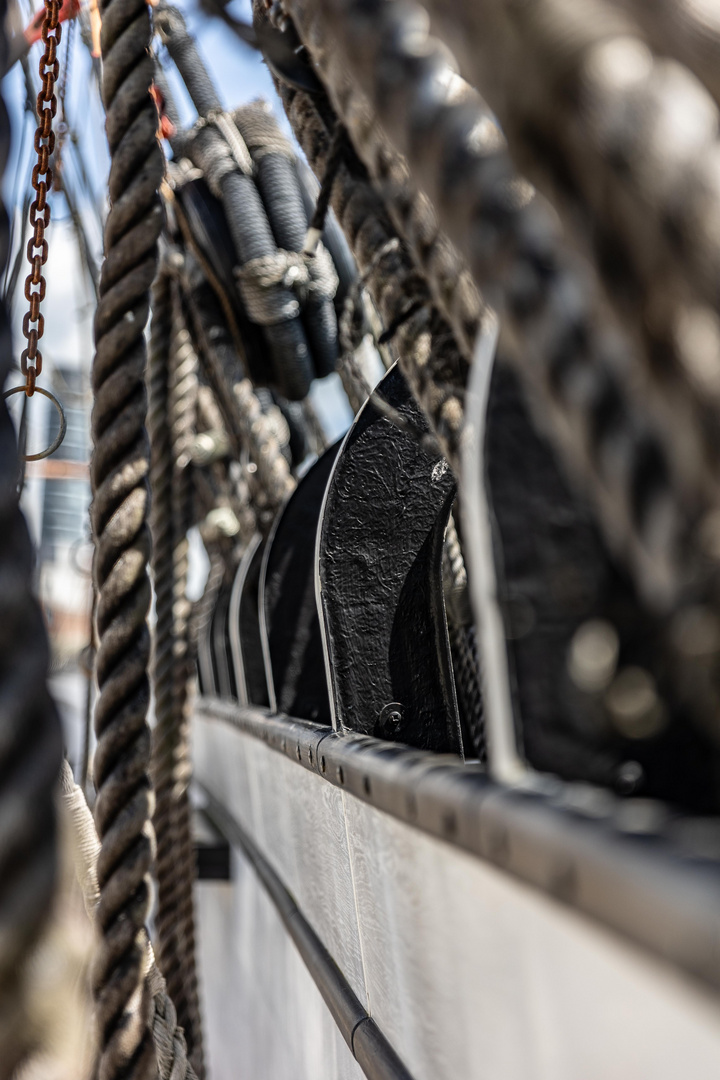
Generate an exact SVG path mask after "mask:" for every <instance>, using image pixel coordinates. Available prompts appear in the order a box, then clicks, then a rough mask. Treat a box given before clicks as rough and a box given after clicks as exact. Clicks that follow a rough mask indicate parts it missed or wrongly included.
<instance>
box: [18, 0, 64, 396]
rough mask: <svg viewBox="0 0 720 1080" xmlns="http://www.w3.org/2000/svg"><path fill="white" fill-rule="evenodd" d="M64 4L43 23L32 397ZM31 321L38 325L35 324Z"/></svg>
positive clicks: (26, 358)
mask: <svg viewBox="0 0 720 1080" xmlns="http://www.w3.org/2000/svg"><path fill="white" fill-rule="evenodd" d="M60 4H61V0H45V18H44V19H43V25H42V40H43V42H44V44H45V51H44V53H43V55H42V58H41V60H40V65H39V71H40V80H41V82H42V88H41V90H40V93H39V94H38V96H37V115H38V126H37V130H36V131H35V152H36V153H37V156H38V158H37V165H35V167H34V168H33V171H32V186H33V188H34V189H35V192H36V197H35V200H34V201H33V203H32V205H31V207H30V228H31V229H32V230H33V234H32V236H31V237H30V239H29V240H28V246H27V258H28V262H29V263H30V266H31V267H32V269H31V272H30V273H29V274H28V276H27V278H26V279H25V299H26V300H27V302H28V304H29V305H30V306H29V309H28V311H27V312H26V314H25V318H24V319H23V334H24V335H25V337H26V339H27V348H26V349H25V350H24V351H23V354H22V357H21V359H20V368H21V370H22V373H23V375H24V376H25V377H26V379H27V382H26V384H25V393H26V394H27V396H28V397H32V395H33V394H34V393H35V380H36V378H37V377H38V375H40V373H41V372H42V353H41V352H40V350H39V349H38V342H39V341H40V338H41V337H42V336H43V333H44V331H45V319H44V318H43V316H42V315H41V314H40V304H41V302H42V301H43V300H44V299H45V278H44V277H43V273H42V268H43V266H44V265H45V263H46V262H47V257H48V245H47V240H46V239H45V230H46V228H47V227H48V225H49V224H50V204H49V203H48V201H47V194H48V188H49V187H50V186H51V185H52V169H51V168H50V155H51V154H52V153H53V151H54V149H55V133H54V131H53V130H52V122H53V117H54V116H55V113H56V112H57V99H56V98H55V82H56V80H57V77H58V72H59V69H60V62H59V60H58V57H57V49H58V45H59V44H60V38H61V36H62V27H61V26H60ZM41 177H42V179H41ZM31 323H36V324H37V325H36V326H34V327H31V326H30V324H31Z"/></svg>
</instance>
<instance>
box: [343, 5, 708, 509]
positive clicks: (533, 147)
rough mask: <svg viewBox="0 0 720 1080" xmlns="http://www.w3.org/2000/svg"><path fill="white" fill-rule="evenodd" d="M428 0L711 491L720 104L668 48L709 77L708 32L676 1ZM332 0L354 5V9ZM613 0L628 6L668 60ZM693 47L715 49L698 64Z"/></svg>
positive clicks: (689, 470)
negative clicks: (594, 276) (579, 250)
mask: <svg viewBox="0 0 720 1080" xmlns="http://www.w3.org/2000/svg"><path fill="white" fill-rule="evenodd" d="M425 6H426V7H427V8H429V10H430V12H431V13H432V15H433V16H434V20H433V26H434V28H435V29H436V31H437V30H438V29H439V31H440V32H441V33H442V34H443V35H444V36H445V37H446V39H447V40H448V42H449V43H450V44H451V45H452V47H453V48H454V49H455V50H456V55H457V56H458V58H459V60H460V63H461V64H462V65H463V70H464V71H465V72H466V73H467V75H468V78H470V79H471V80H472V81H473V82H474V84H475V85H477V86H478V87H479V89H480V90H481V91H482V92H483V94H485V95H486V97H487V99H488V101H489V104H490V105H491V106H492V107H493V109H494V110H495V112H496V114H497V115H498V117H499V118H500V120H501V122H502V125H503V131H504V133H505V135H506V136H507V138H508V142H509V148H510V151H511V152H512V154H513V156H514V158H515V160H516V161H517V162H518V163H519V164H520V165H521V166H522V168H523V169H524V170H525V171H526V172H527V174H528V176H529V177H530V179H531V180H532V181H533V182H534V183H536V184H537V185H538V188H539V189H540V190H542V191H544V192H545V193H546V194H547V195H548V196H549V197H550V198H551V199H552V200H553V203H554V204H555V205H556V207H557V209H558V210H559V212H560V213H561V214H562V216H563V220H564V222H565V223H566V227H567V228H568V229H569V231H570V232H571V233H572V235H573V237H574V239H575V240H576V241H578V242H579V243H580V245H581V246H582V247H583V249H584V250H585V251H586V252H588V253H590V254H591V255H593V256H594V257H595V259H596V264H597V267H598V272H599V276H600V278H601V280H602V281H603V283H604V285H605V293H606V296H607V298H608V299H609V301H610V302H611V303H612V305H613V307H614V310H615V312H616V314H617V316H618V317H619V318H620V319H621V320H622V322H623V323H624V325H625V328H626V330H627V331H628V332H629V334H630V335H631V336H632V339H633V346H634V350H635V353H636V355H637V356H638V357H640V358H644V360H645V362H646V370H645V372H644V377H645V379H646V382H647V387H646V389H645V393H646V394H648V395H652V398H653V403H654V406H655V408H656V409H657V411H658V414H659V415H660V417H661V419H662V422H663V423H664V424H665V425H666V426H667V428H668V429H673V431H674V437H675V441H676V443H677V446H678V449H679V450H680V451H682V452H683V454H684V457H683V458H682V460H681V462H680V463H681V464H682V465H684V467H685V473H684V476H685V477H692V482H693V483H697V481H698V479H699V478H701V479H702V481H703V483H704V485H705V486H706V487H707V489H708V492H709V494H710V497H712V498H713V499H714V500H715V501H717V498H718V489H719V487H720V446H719V444H718V440H717V413H718V408H719V407H720V392H719V389H718V386H717V383H716V381H715V380H714V379H713V375H714V363H713V362H712V361H711V360H710V358H709V356H708V353H709V349H710V346H709V345H708V335H709V334H710V335H712V337H713V338H714V342H715V348H716V349H717V347H718V346H717V341H718V338H719V334H718V330H717V327H716V326H715V324H716V322H717V319H716V318H714V317H713V314H715V315H716V314H717V312H718V298H717V284H716V283H717V277H718V271H719V269H720V240H719V239H718V237H720V230H719V228H718V223H720V185H718V183H717V176H716V173H717V170H716V165H715V162H716V160H717V155H718V152H719V151H720V135H719V125H718V109H717V107H716V104H715V103H714V102H713V101H712V99H711V98H710V96H709V95H708V93H707V92H706V91H705V90H704V88H703V87H702V86H701V85H700V84H699V83H698V82H697V81H696V79H695V78H694V77H693V76H692V75H691V73H690V72H689V71H688V70H687V69H686V68H685V67H683V66H682V65H681V64H678V63H677V62H675V61H674V60H672V59H667V57H668V56H669V57H673V56H677V57H678V58H679V59H685V60H686V61H688V62H690V61H692V62H693V65H694V66H695V67H696V68H697V70H698V71H701V67H702V71H701V74H702V75H704V76H707V73H708V71H709V70H710V68H711V67H712V65H713V63H714V60H713V59H712V56H713V55H714V54H716V50H717V40H718V37H717V30H715V33H714V34H713V32H712V29H711V27H710V26H708V27H707V33H706V34H702V31H701V27H702V17H701V14H700V12H699V10H698V8H697V7H696V8H695V11H694V13H693V12H692V11H691V10H690V8H691V7H693V6H694V5H690V4H689V3H682V2H678V3H675V2H672V3H668V4H665V3H662V4H657V3H654V4H648V3H645V2H644V0H623V3H621V4H613V3H607V2H605V0H538V2H537V3H532V4H515V5H512V6H510V5H506V4H503V3H501V2H499V0H480V2H479V3H463V2H459V3H456V4H453V5H451V6H449V5H447V4H445V3H441V2H438V0H429V3H427V4H426V5H425ZM337 7H338V10H339V7H344V8H345V11H346V13H347V11H348V10H349V8H350V7H352V5H345V4H344V2H343V4H341V5H339V6H337ZM620 7H626V8H632V9H633V10H634V12H635V14H636V15H637V16H638V18H639V19H640V20H641V22H642V26H643V28H644V30H645V31H646V33H647V35H648V36H649V38H650V40H651V41H652V40H656V41H657V42H658V44H659V45H661V46H662V48H661V51H662V54H663V55H662V56H656V55H654V54H653V53H652V51H651V49H650V48H648V45H647V42H646V40H645V37H644V36H643V34H642V33H641V32H640V31H639V30H638V27H637V25H636V23H634V22H633V20H632V18H630V17H628V15H627V13H626V12H623V11H621V10H619V8H620ZM670 9H672V15H669V11H670ZM683 9H684V10H683ZM708 10H709V9H708ZM669 21H672V22H674V23H676V24H677V29H678V32H677V33H671V32H670V31H669ZM716 26H717V24H716ZM354 30H357V24H356V25H355V27H354ZM383 36H387V33H386V34H385V35H383V32H382V30H380V29H378V37H379V38H381V37H383ZM713 37H714V38H715V43H714V49H713V42H712V39H713ZM700 42H702V44H703V45H704V46H709V47H710V48H709V52H708V54H707V55H706V56H705V58H704V62H702V64H701V67H700V66H698V64H697V63H696V60H697V59H698V56H699V54H697V53H696V52H695V49H694V46H695V45H697V44H698V43H700ZM353 48H354V49H356V38H355V33H354V32H353ZM356 51H357V50H356ZM360 51H361V50H360ZM715 68H717V64H716V63H715ZM714 85H715V87H716V88H717V86H718V82H717V74H715V83H714ZM713 327H714V329H713ZM693 474H694V475H693Z"/></svg>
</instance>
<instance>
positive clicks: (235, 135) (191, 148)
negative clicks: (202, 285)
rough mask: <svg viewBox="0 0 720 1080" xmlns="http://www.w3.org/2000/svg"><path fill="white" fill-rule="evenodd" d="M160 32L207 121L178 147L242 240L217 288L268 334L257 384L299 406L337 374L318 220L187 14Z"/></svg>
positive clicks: (332, 286) (258, 116)
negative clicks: (212, 66)
mask: <svg viewBox="0 0 720 1080" xmlns="http://www.w3.org/2000/svg"><path fill="white" fill-rule="evenodd" d="M156 26H157V28H158V30H159V32H160V33H161V35H162V38H163V40H164V42H165V44H166V45H167V47H168V50H169V52H170V55H171V57H172V58H173V60H174V62H175V63H176V65H177V67H178V70H179V71H180V74H181V75H182V77H183V79H184V81H185V83H186V85H187V87H188V90H189V92H190V95H191V97H192V98H193V101H194V104H195V106H196V108H197V110H198V113H199V115H200V120H199V121H198V123H197V124H196V125H195V127H194V128H193V129H192V130H191V131H190V132H188V133H187V134H186V135H184V136H183V137H182V138H176V139H175V140H174V143H173V145H174V148H175V149H176V153H180V152H181V153H182V154H183V155H185V156H187V157H189V158H190V159H191V160H192V162H193V164H194V165H195V166H196V167H197V168H198V169H199V170H200V172H201V173H202V176H203V177H204V179H205V181H206V182H207V185H208V187H209V189H210V192H211V193H212V195H213V196H214V197H215V198H216V199H217V200H218V201H219V202H220V204H221V206H222V210H223V212H224V215H225V219H226V221H227V227H228V230H229V234H230V237H231V239H232V244H233V248H234V251H233V256H234V257H233V259H232V262H233V265H232V267H230V268H228V267H227V266H226V267H225V268H224V269H225V272H224V273H221V274H219V275H217V278H216V281H215V285H216V287H219V288H220V289H222V291H223V293H224V299H225V300H226V302H227V300H228V299H229V301H230V303H231V305H233V306H235V307H237V306H238V302H239V304H240V306H241V308H242V311H241V313H240V320H241V321H242V320H243V319H247V320H249V322H250V323H252V324H254V325H255V326H257V327H260V328H261V337H262V340H263V341H265V342H266V343H267V346H268V348H269V353H270V358H271V359H270V365H269V369H268V364H267V362H266V361H264V362H263V364H262V366H260V365H256V367H255V368H254V369H253V375H254V377H255V380H256V381H257V382H265V383H266V384H268V385H270V386H273V387H274V388H276V389H277V390H278V391H279V392H280V393H281V394H282V395H283V396H284V397H286V398H288V399H290V400H299V399H301V398H303V397H305V395H306V394H307V392H308V390H309V387H310V382H311V380H312V379H313V378H322V377H323V376H325V375H327V374H329V373H330V372H331V371H333V370H334V368H335V364H336V361H337V355H338V352H337V319H336V316H335V310H334V307H333V302H332V301H333V297H334V295H335V292H336V290H337V287H338V279H337V275H336V273H335V270H334V267H333V264H332V259H331V258H330V256H329V255H328V252H327V251H326V250H325V249H324V247H323V246H322V245H320V246H319V247H318V248H317V250H316V251H314V253H312V254H307V253H305V252H304V251H303V246H304V241H305V235H306V232H307V226H308V219H307V217H306V211H305V203H304V201H303V196H302V190H301V186H300V181H299V178H298V174H297V171H296V168H295V157H294V154H293V153H292V150H291V148H290V146H289V144H288V142H287V140H286V139H285V138H284V136H283V135H282V134H281V132H280V131H279V129H278V127H277V124H276V123H275V121H274V120H273V118H272V116H271V115H270V114H269V112H268V111H267V110H266V108H265V107H264V106H262V105H253V106H248V107H245V108H243V109H240V110H238V111H237V112H236V113H234V114H228V113H225V112H224V111H223V109H222V105H221V102H220V98H219V96H218V94H217V91H216V90H215V88H214V86H213V84H212V81H211V79H210V77H209V75H208V73H207V71H206V70H205V68H204V66H203V64H202V61H201V59H200V56H199V54H198V52H197V49H196V46H195V43H194V41H193V40H192V38H191V37H190V35H189V34H188V32H187V29H186V27H185V23H184V20H183V18H182V16H181V15H180V13H179V12H178V11H176V10H175V9H174V8H171V7H163V8H162V9H161V11H160V12H159V14H158V17H157V19H156ZM228 270H229V271H230V272H229V273H228Z"/></svg>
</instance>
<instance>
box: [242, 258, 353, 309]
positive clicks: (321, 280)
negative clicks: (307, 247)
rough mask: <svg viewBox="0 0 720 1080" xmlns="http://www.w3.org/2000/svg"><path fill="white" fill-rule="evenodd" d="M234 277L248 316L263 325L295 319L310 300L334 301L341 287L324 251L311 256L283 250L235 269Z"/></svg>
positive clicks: (251, 260)
mask: <svg viewBox="0 0 720 1080" xmlns="http://www.w3.org/2000/svg"><path fill="white" fill-rule="evenodd" d="M235 277H236V279H237V282H238V286H239V288H240V293H241V296H242V299H243V303H244V304H245V307H246V310H247V313H248V315H249V317H250V318H251V319H252V321H253V322H254V323H258V324H259V325H260V326H271V325H273V324H274V323H278V322H284V321H285V320H286V319H295V318H297V317H298V315H299V314H300V311H301V308H302V307H303V306H304V305H305V303H306V302H307V300H308V299H309V298H310V297H312V296H317V297H318V298H322V299H332V297H333V296H334V295H335V291H336V290H337V287H338V279H337V274H336V273H335V267H334V266H333V264H332V260H331V259H330V256H329V255H328V253H327V251H325V250H324V249H322V248H321V249H318V251H317V252H316V253H315V255H310V256H308V255H305V254H304V253H303V252H299V251H284V250H282V249H280V250H278V251H275V252H273V253H272V254H271V255H260V256H258V258H256V259H250V260H249V261H248V262H246V263H243V265H242V266H238V267H236V268H235Z"/></svg>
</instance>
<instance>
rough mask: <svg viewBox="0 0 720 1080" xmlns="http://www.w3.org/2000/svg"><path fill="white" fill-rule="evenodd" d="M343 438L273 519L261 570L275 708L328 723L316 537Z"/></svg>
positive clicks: (267, 673)
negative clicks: (317, 582)
mask: <svg viewBox="0 0 720 1080" xmlns="http://www.w3.org/2000/svg"><path fill="white" fill-rule="evenodd" d="M339 449H340V443H339V442H338V443H336V444H335V445H334V446H331V447H329V448H328V449H327V450H326V451H325V453H324V454H323V455H322V457H320V458H319V459H318V460H317V461H316V462H315V464H314V465H313V466H312V468H310V469H309V470H308V472H307V473H306V475H305V476H304V477H303V478H302V480H301V481H300V483H299V484H298V486H297V488H296V489H295V491H294V492H293V494H292V495H291V496H290V498H289V499H288V501H287V503H286V504H285V506H284V507H283V509H282V511H281V512H280V514H279V515H278V517H277V518H276V520H275V524H274V526H273V530H272V532H271V534H270V537H269V539H268V542H267V545H266V548H265V558H264V560H263V568H262V572H261V575H260V629H261V634H262V644H263V655H264V658H265V676H266V679H267V684H268V689H269V692H270V707H271V708H272V709H273V711H275V712H277V711H280V712H284V713H289V714H290V715H291V716H297V717H299V718H300V719H301V720H315V721H317V722H318V723H321V724H330V722H331V716H330V698H329V695H328V684H327V677H326V674H325V659H324V654H323V645H322V634H321V631H320V619H319V616H318V607H317V600H316V597H315V541H316V537H317V529H318V521H319V520H320V512H321V510H322V505H323V500H324V498H325V489H326V488H327V483H328V478H329V476H330V473H331V471H332V467H333V465H334V464H335V459H336V457H337V454H338V451H339Z"/></svg>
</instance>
